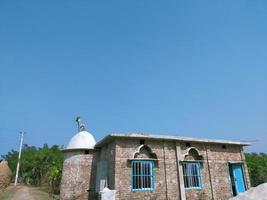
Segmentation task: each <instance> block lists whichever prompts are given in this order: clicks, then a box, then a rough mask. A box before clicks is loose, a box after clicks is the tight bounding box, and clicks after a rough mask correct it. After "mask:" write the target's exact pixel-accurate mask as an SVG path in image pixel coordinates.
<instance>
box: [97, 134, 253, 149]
mask: <svg viewBox="0 0 267 200" xmlns="http://www.w3.org/2000/svg"><path fill="white" fill-rule="evenodd" d="M112 138H140V139H161V140H174V141H183V142H202V143H214V144H231V145H240V146H249V145H251V143H250V142H246V141H235V140H220V139H204V138H193V137H185V136H171V135H148V134H142V133H126V134H125V133H111V134H109V135H107V136H106V137H104V138H103V139H102V140H100V141H99V142H98V143H97V144H96V145H95V146H96V147H101V146H102V145H103V144H104V143H106V142H108V141H109V140H110V139H112Z"/></svg>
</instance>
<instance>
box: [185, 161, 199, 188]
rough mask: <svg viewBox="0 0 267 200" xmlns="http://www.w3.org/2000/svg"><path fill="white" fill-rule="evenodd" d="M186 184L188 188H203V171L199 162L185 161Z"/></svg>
mask: <svg viewBox="0 0 267 200" xmlns="http://www.w3.org/2000/svg"><path fill="white" fill-rule="evenodd" d="M183 174H184V186H185V188H186V189H201V188H202V183H201V172H200V163H199V162H184V163H183Z"/></svg>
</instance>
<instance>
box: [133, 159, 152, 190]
mask: <svg viewBox="0 0 267 200" xmlns="http://www.w3.org/2000/svg"><path fill="white" fill-rule="evenodd" d="M153 190H154V162H153V161H143V160H142V161H141V160H140V161H139V160H138V161H137V160H134V161H132V191H153Z"/></svg>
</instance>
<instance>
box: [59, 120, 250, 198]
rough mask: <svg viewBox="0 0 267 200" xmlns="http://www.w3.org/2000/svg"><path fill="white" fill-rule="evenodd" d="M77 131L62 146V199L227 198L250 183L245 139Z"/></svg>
mask: <svg viewBox="0 0 267 200" xmlns="http://www.w3.org/2000/svg"><path fill="white" fill-rule="evenodd" d="M76 121H77V123H78V127H79V131H78V133H77V134H75V135H74V136H73V137H72V138H71V140H70V142H69V144H68V145H67V147H66V148H65V149H63V150H62V151H63V153H64V163H63V172H62V180H61V190H60V199H61V200H87V199H90V200H95V199H109V200H113V199H114V200H115V199H116V200H135V199H138V200H143V199H151V200H177V199H179V200H186V199H187V200H198V199H203V200H209V199H211V200H226V199H229V198H231V197H233V196H236V195H238V194H240V193H242V192H244V191H246V190H247V189H248V188H250V180H249V174H248V169H247V165H246V162H245V156H244V151H243V147H244V146H248V145H250V143H248V142H242V141H228V140H214V139H200V138H190V137H182V136H168V135H148V134H140V133H126V134H125V133H112V134H109V135H107V136H106V137H104V138H103V139H102V140H100V141H99V142H96V141H95V139H94V137H93V135H92V134H90V133H89V132H87V131H86V129H85V126H84V124H82V123H81V120H80V118H79V117H78V118H77V120H76Z"/></svg>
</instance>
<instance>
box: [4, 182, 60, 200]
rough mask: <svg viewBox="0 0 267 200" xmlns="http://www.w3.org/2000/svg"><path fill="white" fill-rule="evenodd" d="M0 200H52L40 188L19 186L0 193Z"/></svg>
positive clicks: (10, 187)
mask: <svg viewBox="0 0 267 200" xmlns="http://www.w3.org/2000/svg"><path fill="white" fill-rule="evenodd" d="M55 199H58V198H54V200H55ZM0 200H53V198H52V197H50V196H49V194H48V193H47V192H45V191H44V190H42V188H39V187H28V186H24V185H20V186H17V187H14V186H9V187H8V188H7V189H6V190H5V191H4V192H2V193H0Z"/></svg>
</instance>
